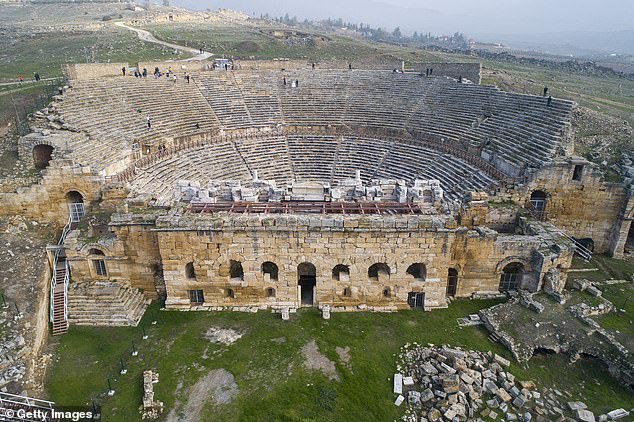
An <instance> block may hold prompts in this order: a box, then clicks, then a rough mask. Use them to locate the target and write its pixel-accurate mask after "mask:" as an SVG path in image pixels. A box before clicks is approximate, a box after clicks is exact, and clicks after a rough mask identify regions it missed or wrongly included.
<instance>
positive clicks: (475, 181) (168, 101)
mask: <svg viewBox="0 0 634 422" xmlns="http://www.w3.org/2000/svg"><path fill="white" fill-rule="evenodd" d="M122 67H127V68H128V72H127V73H126V75H125V76H123V75H122V72H121V69H122ZM133 69H134V70H136V71H138V72H139V74H140V73H141V70H142V69H146V70H147V76H146V77H143V76H140V77H135V76H134V74H133ZM155 71H158V73H157V74H156V75H155V74H154V73H155ZM65 74H66V77H67V81H66V82H65V86H63V87H60V91H59V95H57V96H55V98H54V101H53V102H52V103H51V104H50V105H49V106H48V107H47V108H45V109H43V110H41V111H39V112H37V113H36V114H35V115H34V116H33V119H32V121H31V126H32V133H30V134H29V135H27V136H24V137H22V138H21V139H20V140H19V154H20V158H21V159H22V160H25V161H26V162H28V163H30V164H31V165H33V166H34V167H37V168H40V169H43V170H42V171H41V179H40V181H39V183H38V184H36V185H33V186H30V187H25V188H20V189H19V190H18V191H17V192H14V193H8V194H2V196H1V197H0V201H1V202H2V205H3V206H2V212H3V213H8V214H11V213H20V214H23V215H25V216H28V217H30V218H33V219H37V220H41V221H54V222H56V223H57V224H58V225H59V227H60V228H62V227H64V230H63V233H62V237H61V239H60V242H59V244H57V245H51V246H50V247H49V257H50V261H51V266H52V268H53V269H54V271H53V272H52V277H51V292H50V293H51V303H52V307H51V320H52V321H53V323H54V330H55V332H62V331H64V330H65V329H67V327H68V323H69V322H70V323H76V324H112V325H117V324H119V325H122V324H123V325H125V324H136V323H138V321H139V318H140V317H141V315H142V313H143V310H144V309H145V306H146V305H147V303H148V302H149V300H151V299H156V298H161V300H162V301H164V304H165V306H166V307H167V308H172V309H183V310H189V309H192V310H215V311H219V310H227V309H231V310H242V311H251V312H254V311H257V310H264V309H268V310H273V311H276V312H281V313H282V314H283V315H284V314H286V315H288V313H289V312H293V311H294V310H296V309H297V308H299V307H318V308H320V309H324V310H328V311H332V312H337V311H353V310H368V311H393V310H399V309H408V308H421V309H425V310H430V309H433V308H439V307H446V306H448V304H449V303H450V302H451V300H452V299H453V298H456V297H487V296H491V295H496V294H500V293H505V292H507V291H513V290H517V289H527V290H529V291H533V292H534V291H538V290H542V289H544V290H546V291H548V292H551V293H552V294H555V295H556V294H557V293H558V292H560V291H561V289H563V286H564V283H565V281H566V272H567V270H568V269H569V267H570V264H571V260H572V257H573V254H575V253H576V254H579V255H580V256H581V257H582V258H589V256H590V254H591V253H592V251H594V252H601V253H609V254H612V255H614V256H620V255H622V254H623V253H624V251H625V249H626V248H628V245H631V244H633V243H634V234H633V233H632V232H633V230H632V229H631V228H630V226H631V221H632V217H633V215H632V207H633V205H634V201H632V195H631V193H630V192H629V191H628V189H627V188H626V187H625V185H624V184H622V183H609V182H606V181H604V179H603V178H602V176H601V174H600V173H599V172H598V170H597V168H595V166H594V165H593V164H592V163H590V162H588V161H586V160H584V159H583V158H580V157H576V156H574V155H573V153H572V151H573V147H574V142H575V134H574V131H573V130H572V127H571V115H572V110H573V109H574V107H575V104H574V103H572V102H569V101H565V100H561V99H557V98H546V97H541V96H532V95H520V94H512V93H508V92H503V91H501V90H499V89H497V88H496V87H492V86H484V85H481V83H480V65H479V64H440V63H436V64H417V65H414V66H413V67H411V68H409V69H407V68H405V69H404V68H403V67H402V66H401V64H400V63H399V64H397V65H394V66H391V65H390V66H383V67H382V68H376V67H374V68H372V67H370V66H367V67H365V68H364V67H363V66H357V65H354V66H349V65H348V64H347V63H341V64H339V63H334V62H333V63H319V64H317V65H316V66H313V65H312V64H311V63H302V62H292V61H291V62H248V61H243V62H234V63H232V64H231V65H229V66H222V67H220V68H215V69H214V68H213V67H211V66H209V65H208V64H207V65H201V64H191V63H188V64H183V63H138V64H135V65H133V66H132V65H129V64H121V63H119V64H109V65H90V64H87V65H70V66H67V67H66V68H65ZM628 240H629V242H628Z"/></svg>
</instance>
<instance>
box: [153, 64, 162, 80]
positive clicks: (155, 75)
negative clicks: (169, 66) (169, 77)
mask: <svg viewBox="0 0 634 422" xmlns="http://www.w3.org/2000/svg"><path fill="white" fill-rule="evenodd" d="M159 76H161V71H160V70H159V68H158V66H156V67H155V68H154V77H155V78H158V77H159Z"/></svg>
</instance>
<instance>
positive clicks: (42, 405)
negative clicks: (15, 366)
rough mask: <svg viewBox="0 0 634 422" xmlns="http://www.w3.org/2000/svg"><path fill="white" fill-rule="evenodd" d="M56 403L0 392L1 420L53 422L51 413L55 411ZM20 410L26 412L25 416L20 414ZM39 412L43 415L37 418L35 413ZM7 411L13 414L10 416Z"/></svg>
mask: <svg viewBox="0 0 634 422" xmlns="http://www.w3.org/2000/svg"><path fill="white" fill-rule="evenodd" d="M54 406H55V402H52V401H48V400H41V399H35V398H32V397H27V396H19V395H16V394H10V393H3V392H1V391H0V409H3V412H2V413H0V420H2V421H21V422H42V421H44V422H46V421H52V420H53V419H51V417H52V415H51V413H50V412H51V411H52V410H53V409H54ZM19 410H25V411H26V412H25V413H24V414H22V413H18V411H19ZM36 410H39V411H41V412H42V413H40V414H38V415H37V417H36V415H35V414H34V413H33V412H34V411H36ZM7 411H10V412H12V415H11V416H8V413H7Z"/></svg>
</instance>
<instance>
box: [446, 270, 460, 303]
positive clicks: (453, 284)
mask: <svg viewBox="0 0 634 422" xmlns="http://www.w3.org/2000/svg"><path fill="white" fill-rule="evenodd" d="M457 291H458V270H456V269H455V268H449V269H448V270H447V296H448V297H454V296H455V295H456V292H457Z"/></svg>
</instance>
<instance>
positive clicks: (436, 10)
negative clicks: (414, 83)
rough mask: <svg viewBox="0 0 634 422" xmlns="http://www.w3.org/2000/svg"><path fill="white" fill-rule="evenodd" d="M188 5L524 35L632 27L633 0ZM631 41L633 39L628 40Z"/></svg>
mask: <svg viewBox="0 0 634 422" xmlns="http://www.w3.org/2000/svg"><path fill="white" fill-rule="evenodd" d="M171 3H172V4H175V5H179V6H186V7H188V8H196V9H205V8H208V7H209V8H214V9H216V8H219V7H222V8H230V9H234V10H240V11H243V12H247V13H249V14H252V13H253V12H255V13H256V14H257V15H259V14H260V13H267V12H268V13H269V14H271V15H275V16H279V15H283V14H284V13H289V14H290V15H291V16H293V15H297V17H299V18H302V19H303V18H304V17H307V18H309V19H311V18H312V19H320V18H327V17H341V18H343V19H345V20H347V21H351V22H356V23H359V22H364V23H370V24H372V25H373V26H381V27H387V28H388V29H390V28H393V27H394V26H396V25H400V26H401V28H402V29H404V30H406V31H414V30H416V31H419V32H420V31H423V32H426V31H431V32H434V33H451V32H455V31H461V32H464V33H467V34H469V35H478V34H528V33H532V34H535V33H550V32H564V31H620V30H632V29H634V0H436V1H428V0H312V1H304V0H295V1H290V0H211V1H205V0H202V1H194V0H176V1H172V2H171ZM632 43H634V40H632Z"/></svg>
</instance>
